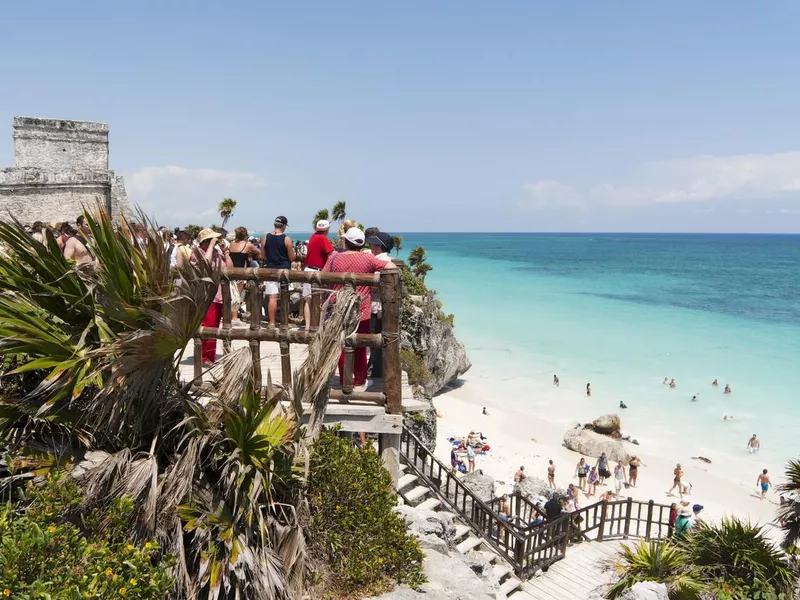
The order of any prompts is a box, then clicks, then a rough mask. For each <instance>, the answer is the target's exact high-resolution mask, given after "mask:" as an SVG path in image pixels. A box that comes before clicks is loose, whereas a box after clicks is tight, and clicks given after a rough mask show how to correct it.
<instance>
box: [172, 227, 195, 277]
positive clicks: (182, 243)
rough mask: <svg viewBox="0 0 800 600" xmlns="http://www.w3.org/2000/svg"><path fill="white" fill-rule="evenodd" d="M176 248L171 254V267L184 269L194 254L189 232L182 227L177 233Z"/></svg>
mask: <svg viewBox="0 0 800 600" xmlns="http://www.w3.org/2000/svg"><path fill="white" fill-rule="evenodd" d="M175 242H176V245H175V249H174V250H173V251H172V256H170V267H173V268H178V269H183V268H184V267H186V265H188V264H189V259H190V258H191V256H192V246H191V244H190V241H189V234H188V233H187V232H186V231H183V230H182V229H181V230H180V231H178V233H177V234H176V235H175Z"/></svg>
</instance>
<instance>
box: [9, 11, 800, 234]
mask: <svg viewBox="0 0 800 600" xmlns="http://www.w3.org/2000/svg"><path fill="white" fill-rule="evenodd" d="M0 22H2V35H0V56H2V57H3V60H2V62H0V81H2V84H0V166H10V165H11V164H12V163H13V152H12V142H11V119H12V117H13V116H14V115H25V116H44V117H57V118H70V119H82V120H96V121H104V122H107V123H109V124H110V126H111V162H112V167H113V168H114V169H115V170H116V171H117V172H120V173H122V174H124V175H125V177H126V183H127V185H128V190H129V195H130V197H131V199H132V200H133V201H135V202H138V203H140V204H141V205H142V206H143V207H144V208H145V209H146V210H147V211H149V212H151V213H154V214H155V216H156V217H157V218H158V219H159V220H160V221H161V222H165V223H167V224H170V225H179V224H183V223H186V222H189V221H194V222H197V221H202V222H204V223H206V222H212V221H214V220H216V221H218V220H219V218H218V217H217V218H216V219H215V218H214V215H213V214H212V213H213V209H214V208H215V206H216V204H217V202H218V201H219V200H220V199H221V198H222V197H223V196H233V197H234V198H236V199H238V200H239V204H240V208H239V209H238V210H237V212H236V214H235V216H234V218H233V221H232V222H233V223H234V224H239V223H246V224H248V225H249V226H250V227H251V229H263V228H264V227H267V226H269V224H270V223H271V221H272V218H273V217H274V216H275V215H277V214H285V215H286V216H287V217H288V218H289V221H290V226H291V228H292V229H294V230H307V229H308V226H307V223H308V222H309V221H310V219H311V216H312V215H313V213H314V212H315V210H316V209H317V208H319V207H322V206H330V205H332V204H333V203H334V202H335V201H336V200H339V199H341V200H346V201H347V205H348V209H349V210H348V212H349V214H351V215H352V216H354V217H355V218H357V219H359V220H360V221H362V222H364V223H365V224H367V225H378V226H380V227H382V228H385V229H386V230H389V231H476V230H483V229H486V230H493V231H609V230H610V231H780V232H797V231H800V118H798V117H799V116H800V77H799V76H798V75H800V73H799V71H800V43H799V42H798V31H800V2H796V1H795V2H788V1H787V2H770V1H766V2H752V1H748V2H740V1H725V2H722V1H710V0H705V1H703V2H697V1H692V2H688V1H674V2H659V3H656V2H632V1H628V2H613V1H602V2H597V1H592V2H572V3H568V2H535V1H533V0H531V1H523V0H517V1H513V2H512V1H496V2H483V1H481V2H478V1H472V0H464V1H450V2H446V1H439V2H430V1H428V0H425V1H404V2H368V1H366V0H362V1H359V2H355V1H342V0H337V1H336V2H331V1H324V2H323V1H319V2H280V3H278V2H252V3H251V2H228V3H221V2H213V3H210V2H209V3H206V2H191V3H189V2H181V3H179V2H149V1H138V2H127V3H114V2H107V1H106V2H102V3H101V2H96V3H94V2H92V3H90V2H82V1H80V0H75V1H74V2H68V3H67V2H60V1H59V2H55V1H53V2H37V3H24V2H13V3H4V5H3V8H2V11H0Z"/></svg>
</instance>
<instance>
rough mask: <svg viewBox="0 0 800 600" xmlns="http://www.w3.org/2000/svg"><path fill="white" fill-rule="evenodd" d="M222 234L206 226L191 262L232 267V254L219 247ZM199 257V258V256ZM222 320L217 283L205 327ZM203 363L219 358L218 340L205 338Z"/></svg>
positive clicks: (219, 267)
mask: <svg viewBox="0 0 800 600" xmlns="http://www.w3.org/2000/svg"><path fill="white" fill-rule="evenodd" d="M220 237H221V235H220V234H219V233H217V232H216V231H214V230H213V229H210V228H206V229H203V230H202V231H201V232H200V233H198V234H197V248H198V252H196V253H195V254H193V255H192V257H191V259H190V260H191V262H192V263H197V261H198V260H205V261H206V262H207V263H208V264H210V265H211V267H212V268H213V269H221V268H222V267H223V266H227V267H231V266H232V265H233V263H231V259H230V256H228V257H224V256H223V254H222V250H220V249H219V248H218V247H217V244H218V242H219V238H220ZM198 257H199V258H198ZM220 321H222V285H217V292H216V294H215V295H214V300H213V301H212V302H211V305H210V306H209V307H208V311H207V312H206V316H205V317H203V322H202V325H203V327H219V324H220ZM202 349H203V353H202V356H203V365H204V366H210V365H212V364H214V363H215V362H216V360H217V340H216V339H213V338H212V339H209V340H203V342H202Z"/></svg>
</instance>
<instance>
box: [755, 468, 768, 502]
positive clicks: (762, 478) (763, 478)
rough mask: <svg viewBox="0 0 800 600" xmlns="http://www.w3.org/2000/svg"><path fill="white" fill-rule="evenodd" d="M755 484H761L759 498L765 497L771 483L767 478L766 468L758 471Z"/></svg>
mask: <svg viewBox="0 0 800 600" xmlns="http://www.w3.org/2000/svg"><path fill="white" fill-rule="evenodd" d="M756 485H760V486H761V499H762V500H763V499H764V498H766V497H767V492H768V491H769V487H770V486H771V485H772V482H771V481H770V480H769V475H767V470H766V469H764V470H763V471H761V473H759V475H758V480H757V481H756Z"/></svg>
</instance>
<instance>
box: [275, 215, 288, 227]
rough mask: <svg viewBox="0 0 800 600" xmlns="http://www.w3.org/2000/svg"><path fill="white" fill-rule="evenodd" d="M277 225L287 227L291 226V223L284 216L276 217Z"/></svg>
mask: <svg viewBox="0 0 800 600" xmlns="http://www.w3.org/2000/svg"><path fill="white" fill-rule="evenodd" d="M275 224H276V225H283V226H284V227H286V226H287V225H288V224H289V221H288V220H287V219H286V217H284V216H282V215H281V216H279V217H275Z"/></svg>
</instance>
